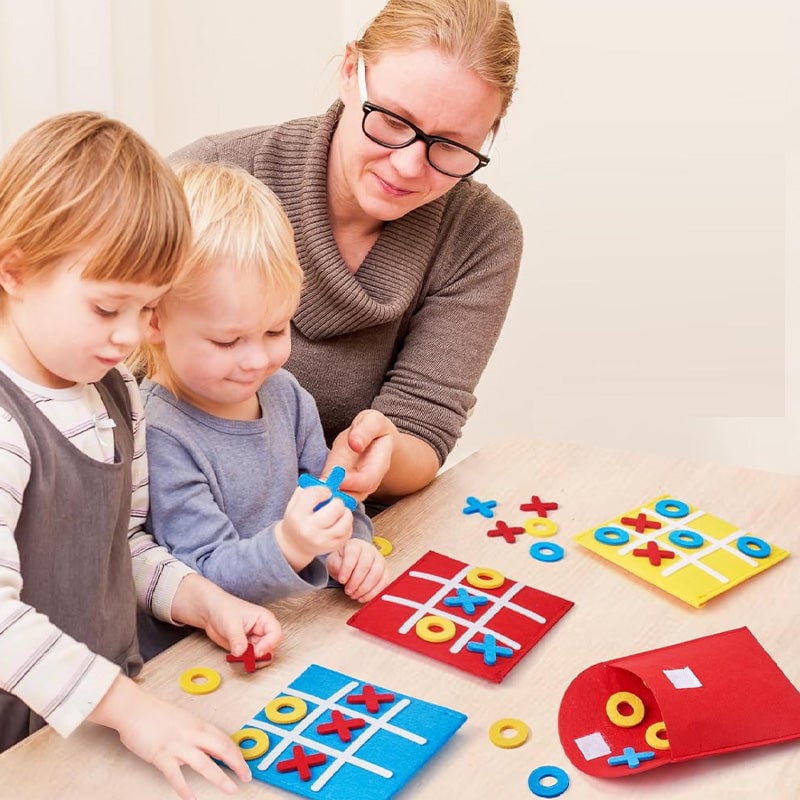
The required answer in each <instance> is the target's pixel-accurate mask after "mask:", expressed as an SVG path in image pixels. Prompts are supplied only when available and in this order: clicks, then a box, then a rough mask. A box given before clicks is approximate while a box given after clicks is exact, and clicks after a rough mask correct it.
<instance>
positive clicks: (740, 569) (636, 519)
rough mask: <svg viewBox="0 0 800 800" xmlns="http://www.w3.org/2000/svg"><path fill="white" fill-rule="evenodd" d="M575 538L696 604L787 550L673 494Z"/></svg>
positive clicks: (749, 575)
mask: <svg viewBox="0 0 800 800" xmlns="http://www.w3.org/2000/svg"><path fill="white" fill-rule="evenodd" d="M575 539H576V541H578V542H580V544H582V545H583V546H584V547H586V548H587V549H589V550H591V551H592V552H594V553H597V554H598V555H599V556H602V557H603V558H605V559H607V560H608V561H611V562H612V563H614V564H616V565H618V566H620V567H622V568H623V569H625V570H627V571H628V572H631V573H632V574H634V575H636V576H637V577H639V578H642V579H643V580H645V581H647V582H648V583H651V584H653V585H654V586H657V587H659V588H660V589H663V590H664V591H665V592H668V593H669V594H671V595H674V596H675V597H677V598H679V599H680V600H683V601H684V602H686V603H689V605H692V606H694V607H695V608H700V607H701V606H703V605H704V604H705V603H706V602H707V601H709V600H711V599H712V598H714V597H717V596H718V595H720V594H722V593H723V592H727V591H729V590H730V589H733V588H734V587H735V586H738V585H739V584H740V583H743V582H744V581H746V580H748V579H749V578H752V577H753V576H755V575H758V574H759V573H761V572H764V570H767V569H769V568H770V567H772V566H774V565H775V564H777V563H778V562H779V561H782V560H783V559H784V558H787V557H788V556H789V553H788V552H787V551H786V550H782V549H781V548H780V547H777V546H776V545H775V544H772V543H771V542H769V541H768V540H766V539H764V537H762V536H759V535H757V534H752V533H750V532H749V531H746V530H743V529H741V528H739V527H738V526H736V525H733V524H731V523H730V522H726V521H725V520H723V519H720V518H719V517H715V516H714V515H713V514H709V513H708V512H706V511H703V510H701V509H699V508H697V507H695V506H692V505H691V504H689V503H685V502H684V501H682V500H679V499H677V498H675V497H674V496H670V495H661V496H659V497H656V498H654V499H653V500H651V501H649V502H647V503H645V504H644V505H642V506H640V507H637V508H635V509H633V510H631V511H628V512H626V513H625V514H621V515H620V516H619V517H614V518H613V519H612V520H609V521H608V522H606V523H604V524H603V525H598V526H596V527H593V528H590V529H589V530H587V531H584V532H583V533H580V534H578V535H577V536H576V537H575ZM767 552H768V554H767V555H765V553H767Z"/></svg>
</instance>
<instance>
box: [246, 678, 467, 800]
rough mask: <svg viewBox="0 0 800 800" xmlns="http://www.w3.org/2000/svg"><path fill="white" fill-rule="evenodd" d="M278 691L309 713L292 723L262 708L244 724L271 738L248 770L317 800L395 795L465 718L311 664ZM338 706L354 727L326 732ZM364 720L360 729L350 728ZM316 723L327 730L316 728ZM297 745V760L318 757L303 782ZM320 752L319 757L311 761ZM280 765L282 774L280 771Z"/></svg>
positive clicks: (341, 715)
mask: <svg viewBox="0 0 800 800" xmlns="http://www.w3.org/2000/svg"><path fill="white" fill-rule="evenodd" d="M278 696H279V697H287V698H299V699H300V700H302V701H304V703H305V707H306V713H305V715H304V716H303V717H302V718H301V719H299V720H298V721H297V722H292V723H290V724H285V723H284V722H279V723H276V722H274V721H270V720H269V719H268V718H267V714H266V712H265V708H262V709H261V710H259V711H258V713H257V714H255V715H254V716H253V717H252V718H251V719H249V720H248V721H247V722H246V723H245V724H244V725H243V726H242V728H243V729H247V728H255V729H257V730H261V731H264V732H265V733H266V734H267V736H268V737H269V749H268V750H267V751H266V753H264V755H262V756H259V757H257V758H253V759H251V760H249V761H248V765H249V767H250V772H251V773H252V774H253V777H254V778H257V779H258V780H260V781H264V782H265V783H269V784H272V785H273V786H279V787H280V788H282V789H286V790H288V791H290V792H295V793H296V794H300V795H303V796H305V797H311V798H320V799H321V800H365V798H369V800H384V798H390V797H394V795H395V794H397V792H399V791H400V789H402V788H403V786H404V785H405V784H406V783H407V782H408V781H409V780H410V779H411V778H412V777H413V776H414V775H415V774H416V773H417V772H418V771H419V770H420V769H421V768H422V767H423V766H425V764H426V762H427V761H428V760H429V759H430V758H431V757H432V756H433V755H434V754H435V753H436V752H437V751H438V750H439V749H440V748H441V747H442V746H443V745H444V744H445V743H446V742H447V740H448V739H449V738H450V737H451V736H452V735H453V734H454V733H455V732H456V731H457V730H458V729H459V728H460V727H461V725H462V724H463V723H464V721H465V720H466V716H465V715H464V714H461V713H460V712H458V711H454V710H453V709H450V708H446V707H445V706H439V705H435V704H433V703H428V702H425V701H424V700H419V699H417V698H416V697H410V696H408V695H403V694H400V693H399V692H392V691H391V690H388V689H384V688H381V687H379V686H376V685H375V684H370V683H368V682H365V681H361V680H358V679H356V678H352V677H351V676H349V675H344V674H342V673H341V672H334V671H333V670H330V669H326V668H325V667H320V666H318V665H316V664H312V665H311V666H309V667H308V668H307V669H306V670H305V671H304V672H303V673H302V674H301V675H299V676H298V677H297V678H295V680H294V681H292V683H291V684H290V685H289V686H288V687H287V688H286V690H285V691H283V692H281V693H280V695H278ZM359 697H360V698H361V702H358V700H357V698H359ZM348 698H352V700H349V699H348ZM268 699H271V698H268ZM365 700H370V701H371V702H369V703H367V702H365ZM290 702H294V701H290ZM267 705H269V703H265V706H267ZM370 706H371V707H372V710H370ZM376 706H377V707H376ZM336 711H338V712H339V714H337V715H336V717H337V719H338V720H339V722H340V723H341V721H342V720H345V721H350V722H351V725H352V727H347V726H346V725H340V726H339V727H341V729H342V730H341V733H340V732H339V730H338V729H337V730H333V731H331V730H330V729H331V728H334V727H335V726H334V725H332V724H331V723H332V721H333V720H334V712H336ZM273 716H274V715H273ZM362 722H363V726H361V727H355V726H356V725H361V723H362ZM320 727H322V729H323V730H329V732H328V733H321V732H320V731H319V730H318V728H320ZM348 738H349V741H346V739H348ZM252 744H253V741H252V740H247V739H243V740H242V741H241V742H240V746H241V747H242V748H243V752H246V748H247V747H248V746H252ZM298 745H299V746H300V747H302V748H303V754H304V755H303V756H301V758H303V757H308V756H310V757H311V758H312V760H313V761H314V762H315V763H314V764H313V765H312V766H307V767H306V769H307V776H308V779H307V780H303V778H302V777H301V774H300V771H299V770H298V769H296V768H294V767H293V766H292V763H291V762H294V760H295V759H294V755H295V753H294V750H295V748H296V747H297V746H298ZM321 756H324V757H325V760H324V762H323V763H316V761H320V760H321ZM287 762H290V763H288V764H287ZM281 764H282V765H283V767H282V769H283V770H284V771H279V769H278V766H279V765H281Z"/></svg>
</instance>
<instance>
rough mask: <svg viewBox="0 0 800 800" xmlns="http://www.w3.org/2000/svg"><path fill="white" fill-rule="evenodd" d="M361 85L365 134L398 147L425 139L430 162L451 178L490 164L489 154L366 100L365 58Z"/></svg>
mask: <svg viewBox="0 0 800 800" xmlns="http://www.w3.org/2000/svg"><path fill="white" fill-rule="evenodd" d="M358 88H359V91H360V94H361V108H362V109H363V110H364V118H363V119H362V120H361V130H363V131H364V135H365V136H366V137H367V138H368V139H370V140H372V141H373V142H375V144H379V145H381V146H382V147H388V148H390V149H392V150H399V149H401V148H403V147H409V146H410V145H412V144H414V142H417V141H423V142H425V155H426V157H427V159H428V163H429V164H430V165H431V166H432V167H433V168H434V169H435V170H437V171H439V172H441V173H443V174H444V175H449V176H450V177H451V178H466V177H468V176H469V175H472V173H473V172H477V171H478V170H479V169H480V168H481V167H485V166H486V165H487V164H488V163H489V157H488V156H485V155H483V154H482V153H479V152H478V151H477V150H473V149H472V148H471V147H467V146H466V145H465V144H461V143H460V142H454V141H453V140H452V139H445V138H444V137H443V136H430V135H429V134H427V133H425V131H423V130H421V129H420V128H418V127H417V126H416V125H414V123H413V122H409V121H408V120H407V119H405V117H401V116H400V115H399V114H395V113H394V112H393V111H389V110H388V109H386V108H382V107H381V106H378V105H375V103H370V102H369V100H367V82H366V76H365V69H364V60H363V58H361V57H359V59H358Z"/></svg>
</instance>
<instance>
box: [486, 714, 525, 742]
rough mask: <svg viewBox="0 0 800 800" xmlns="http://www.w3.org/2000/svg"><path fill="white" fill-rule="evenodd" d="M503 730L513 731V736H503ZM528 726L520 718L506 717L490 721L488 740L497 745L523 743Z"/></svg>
mask: <svg viewBox="0 0 800 800" xmlns="http://www.w3.org/2000/svg"><path fill="white" fill-rule="evenodd" d="M505 731H514V735H513V736H505V735H504V733H505ZM529 733H530V728H528V726H527V725H526V724H525V723H524V722H523V721H522V720H521V719H513V718H512V717H506V718H505V719H499V720H497V722H494V723H492V726H491V727H490V728H489V741H491V743H492V744H494V745H497V746H498V747H503V748H511V747H519V746H520V745H521V744H525V742H526V741H527V739H528V734H529Z"/></svg>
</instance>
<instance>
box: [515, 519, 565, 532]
mask: <svg viewBox="0 0 800 800" xmlns="http://www.w3.org/2000/svg"><path fill="white" fill-rule="evenodd" d="M522 527H523V528H525V533H529V534H530V535H531V536H555V535H556V534H557V533H558V525H556V523H555V522H553V520H551V519H547V517H531V518H530V519H526V520H525V522H523V523H522Z"/></svg>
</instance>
